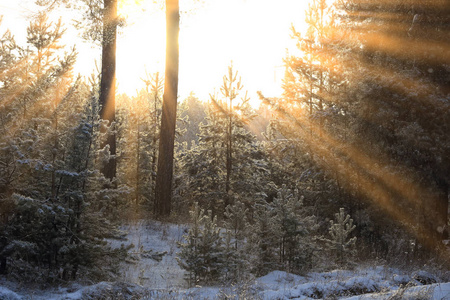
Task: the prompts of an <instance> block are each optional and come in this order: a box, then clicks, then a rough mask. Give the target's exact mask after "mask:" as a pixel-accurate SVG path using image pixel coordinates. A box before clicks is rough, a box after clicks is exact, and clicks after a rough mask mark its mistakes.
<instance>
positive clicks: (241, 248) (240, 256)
mask: <svg viewBox="0 0 450 300" xmlns="http://www.w3.org/2000/svg"><path fill="white" fill-rule="evenodd" d="M248 211H249V210H248V209H247V208H246V207H245V205H244V203H242V202H240V201H235V202H234V204H232V205H228V206H227V207H226V209H225V213H224V217H225V220H224V226H225V229H226V233H225V238H224V244H225V246H224V248H225V259H224V263H225V269H226V271H225V272H226V275H225V277H226V279H227V280H229V281H232V282H237V281H239V280H241V279H242V278H244V276H245V275H246V274H247V273H248V272H247V271H246V270H247V269H248V268H247V267H248V255H247V253H246V251H245V237H246V236H247V234H248V233H247V230H246V226H247V224H248V222H247V214H248Z"/></svg>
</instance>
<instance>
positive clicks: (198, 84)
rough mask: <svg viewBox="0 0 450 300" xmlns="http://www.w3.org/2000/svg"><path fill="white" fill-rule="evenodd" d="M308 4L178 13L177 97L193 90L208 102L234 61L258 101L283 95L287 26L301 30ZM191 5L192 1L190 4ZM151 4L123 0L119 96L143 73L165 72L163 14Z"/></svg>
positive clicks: (216, 3)
mask: <svg viewBox="0 0 450 300" xmlns="http://www.w3.org/2000/svg"><path fill="white" fill-rule="evenodd" d="M306 3H307V1H298V0H279V1H260V0H227V1H222V0H210V1H205V2H204V3H203V4H202V5H200V4H198V3H197V4H196V5H195V8H194V9H192V7H184V6H183V4H184V5H188V4H186V2H184V3H183V1H180V6H181V7H180V8H181V10H182V11H191V12H190V13H187V14H182V15H181V29H180V36H179V41H180V71H179V72H180V75H179V76H180V82H179V96H180V99H181V100H183V99H184V98H185V97H186V96H187V95H189V93H190V92H191V91H193V92H194V93H195V94H196V95H197V96H198V97H199V98H200V99H201V100H206V99H208V95H209V94H210V93H213V92H214V88H217V87H219V86H220V84H221V82H222V76H223V75H224V74H225V72H226V70H227V66H228V65H229V64H230V63H231V62H233V65H234V67H235V69H236V70H238V72H239V75H240V76H242V83H243V84H244V89H245V90H248V91H249V94H250V96H251V98H253V100H257V99H256V98H257V97H256V96H255V95H256V91H258V90H261V91H262V92H263V93H265V94H266V95H267V96H276V95H279V94H280V92H281V88H280V83H281V78H282V74H283V72H284V69H283V67H282V64H283V62H282V59H283V57H284V56H285V54H286V49H288V48H290V47H291V46H292V45H291V40H290V34H291V32H290V26H291V24H294V25H295V26H296V27H297V28H298V29H299V30H301V29H302V27H303V26H304V25H303V14H304V11H305V9H306ZM190 5H192V2H191V4H190ZM157 6H158V5H157V4H156V5H155V4H154V1H149V0H147V1H144V0H122V2H121V4H120V6H119V9H120V11H119V13H121V14H122V15H124V16H127V23H128V26H126V27H125V28H123V29H122V33H121V34H120V35H119V39H118V44H117V81H118V92H119V93H127V94H129V95H134V94H135V93H136V90H138V89H140V88H142V87H143V82H142V81H141V79H140V78H143V77H144V76H145V73H146V72H148V73H154V72H157V71H158V72H163V71H164V57H165V15H164V12H163V11H162V10H161V9H159V7H157Z"/></svg>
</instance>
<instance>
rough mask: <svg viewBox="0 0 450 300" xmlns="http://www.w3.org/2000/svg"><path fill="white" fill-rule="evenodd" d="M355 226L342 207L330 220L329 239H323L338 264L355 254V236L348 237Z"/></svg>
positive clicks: (346, 261)
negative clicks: (333, 218)
mask: <svg viewBox="0 0 450 300" xmlns="http://www.w3.org/2000/svg"><path fill="white" fill-rule="evenodd" d="M355 228H356V226H355V225H353V219H351V218H350V215H346V214H345V212H344V209H343V208H340V209H339V212H338V213H336V214H335V220H334V221H333V220H330V228H329V231H328V232H329V234H330V238H329V239H324V241H325V242H326V243H327V246H328V248H329V250H330V251H331V252H332V253H333V254H334V255H335V257H336V263H337V264H338V265H340V266H342V265H345V264H347V263H348V262H349V260H348V259H349V258H350V257H351V256H352V255H354V254H355V252H356V250H355V244H356V237H352V238H350V237H349V235H350V233H351V232H352V231H353V230H354V229H355Z"/></svg>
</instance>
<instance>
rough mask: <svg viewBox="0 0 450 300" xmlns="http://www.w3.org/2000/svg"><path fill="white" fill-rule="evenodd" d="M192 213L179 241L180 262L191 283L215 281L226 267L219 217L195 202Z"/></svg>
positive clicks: (178, 258)
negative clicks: (189, 224) (187, 226)
mask: <svg viewBox="0 0 450 300" xmlns="http://www.w3.org/2000/svg"><path fill="white" fill-rule="evenodd" d="M190 214H191V224H192V225H191V227H190V229H189V231H188V233H187V235H185V236H184V238H185V242H184V243H180V244H179V247H180V248H181V251H180V252H179V253H178V254H177V255H178V257H177V260H178V263H179V265H180V266H181V267H182V268H183V269H185V270H186V271H187V272H188V276H189V277H188V282H189V286H193V285H196V284H198V283H208V284H211V283H215V282H217V280H218V279H219V278H220V277H221V276H222V274H223V269H224V261H223V259H224V249H223V240H222V237H221V233H220V228H219V227H218V226H217V218H216V217H213V216H212V214H211V211H208V212H207V213H206V214H205V212H204V210H203V209H200V207H199V205H198V204H197V203H195V205H194V210H193V211H191V212H190Z"/></svg>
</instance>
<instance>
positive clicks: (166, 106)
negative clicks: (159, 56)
mask: <svg viewBox="0 0 450 300" xmlns="http://www.w3.org/2000/svg"><path fill="white" fill-rule="evenodd" d="M179 24H180V13H179V5H178V0H166V72H165V82H164V95H163V103H162V116H161V131H160V140H159V155H158V171H157V175H156V187H155V207H154V213H155V215H156V216H160V217H163V216H168V215H170V211H171V205H172V177H173V157H174V142H175V125H176V118H177V113H176V110H177V94H178V58H179V49H178V33H179Z"/></svg>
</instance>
